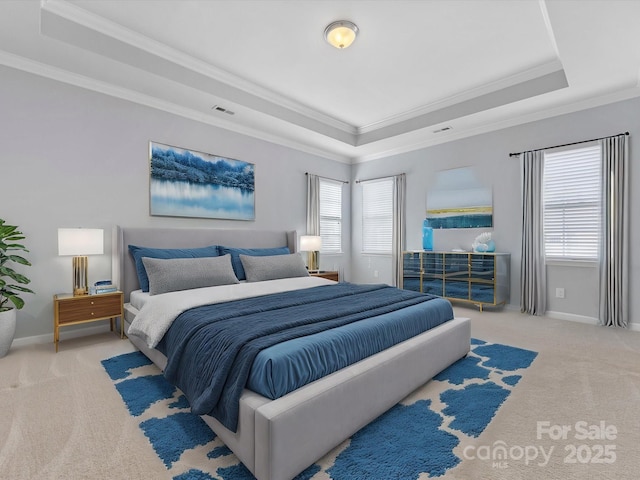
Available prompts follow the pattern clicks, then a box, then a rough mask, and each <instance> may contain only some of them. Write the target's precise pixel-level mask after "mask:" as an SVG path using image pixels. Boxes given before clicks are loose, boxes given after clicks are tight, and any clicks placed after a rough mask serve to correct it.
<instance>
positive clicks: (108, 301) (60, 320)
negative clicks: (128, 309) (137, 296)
mask: <svg viewBox="0 0 640 480" xmlns="http://www.w3.org/2000/svg"><path fill="white" fill-rule="evenodd" d="M123 303H124V294H123V293H122V292H113V293H101V294H98V295H80V296H73V295H71V294H67V293H61V294H57V295H54V296H53V343H54V344H55V346H56V352H57V351H58V342H59V341H60V327H66V326H69V325H78V324H80V323H89V322H97V321H98V320H107V319H109V320H110V323H111V331H112V332H113V329H114V322H115V318H116V317H120V325H121V326H122V318H123V314H124V305H123ZM123 334H124V332H123V330H122V328H120V338H123Z"/></svg>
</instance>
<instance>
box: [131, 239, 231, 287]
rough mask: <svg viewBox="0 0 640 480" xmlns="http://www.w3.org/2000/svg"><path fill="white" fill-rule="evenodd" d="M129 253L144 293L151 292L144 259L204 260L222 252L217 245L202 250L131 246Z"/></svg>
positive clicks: (217, 255)
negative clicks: (203, 258)
mask: <svg viewBox="0 0 640 480" xmlns="http://www.w3.org/2000/svg"><path fill="white" fill-rule="evenodd" d="M129 252H130V253H131V255H132V256H133V260H134V261H135V264H136V271H137V272H138V282H139V283H140V288H141V289H142V291H143V292H148V291H149V277H148V276H147V271H146V270H145V268H144V263H142V258H143V257H148V258H164V259H169V258H202V257H219V256H220V252H219V250H218V247H217V246H216V245H212V246H210V247H201V248H151V247H138V246H136V245H129Z"/></svg>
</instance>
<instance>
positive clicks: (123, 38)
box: [41, 0, 357, 135]
mask: <svg viewBox="0 0 640 480" xmlns="http://www.w3.org/2000/svg"><path fill="white" fill-rule="evenodd" d="M41 9H42V10H43V11H46V12H48V13H50V14H53V15H56V16H58V17H61V18H63V19H65V20H67V21H70V22H73V23H75V24H78V25H80V26H82V27H85V28H87V29H89V30H92V31H95V32H98V33H101V34H103V35H106V36H108V37H111V38H113V39H116V40H118V41H120V42H123V43H125V44H127V45H129V46H131V47H133V48H136V49H140V50H143V51H145V52H147V53H149V54H151V55H154V56H157V57H159V58H161V59H163V60H166V61H168V62H171V63H173V64H176V65H179V66H181V67H183V68H186V69H189V70H191V71H193V72H196V73H199V74H201V75H204V76H206V77H209V78H211V79H214V80H216V81H219V82H222V83H225V84H227V85H230V86H233V87H234V88H237V89H239V90H242V91H243V92H245V93H248V94H250V95H254V96H256V97H258V98H260V99H262V100H264V101H267V102H269V103H273V104H276V105H278V106H280V107H285V108H287V109H289V110H291V111H293V112H295V113H297V114H299V115H303V116H305V117H308V118H310V119H312V120H315V121H317V122H320V123H323V124H325V125H327V126H330V127H333V128H336V129H338V130H341V131H343V132H345V133H348V134H350V135H356V134H357V128H356V127H355V126H353V125H350V124H348V123H346V122H343V121H341V120H338V119H336V118H334V117H332V116H330V115H326V114H324V113H321V112H319V111H317V110H315V109H313V108H311V107H308V106H306V105H303V104H301V103H299V102H295V101H293V100H291V99H290V98H288V97H285V96H283V95H280V94H278V93H276V92H274V91H272V90H269V89H267V88H264V87H261V86H259V85H256V84H255V83H253V82H251V81H249V80H246V79H245V78H242V77H239V76H237V75H234V74H232V73H230V72H227V71H226V70H223V69H221V68H218V67H216V66H214V65H211V64H209V63H207V62H204V61H202V60H199V59H197V58H195V57H193V56H191V55H188V54H186V53H184V52H182V51H180V50H177V49H175V48H172V47H169V46H168V45H165V44H163V43H161V42H157V41H155V40H153V39H151V38H149V37H147V36H145V35H142V34H139V33H137V32H134V31H133V30H130V29H128V28H126V27H123V26H122V25H119V24H117V23H115V22H112V21H111V20H108V19H106V18H104V17H101V16H99V15H96V14H94V13H91V12H88V11H87V10H84V9H83V8H80V7H78V6H75V5H72V4H71V3H69V2H68V1H67V0H42V3H41ZM83 48H86V47H83ZM247 107H249V108H251V106H250V105H247Z"/></svg>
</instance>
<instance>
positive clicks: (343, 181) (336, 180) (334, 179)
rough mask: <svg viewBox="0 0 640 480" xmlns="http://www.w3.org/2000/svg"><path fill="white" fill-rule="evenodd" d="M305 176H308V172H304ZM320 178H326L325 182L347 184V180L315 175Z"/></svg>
mask: <svg viewBox="0 0 640 480" xmlns="http://www.w3.org/2000/svg"><path fill="white" fill-rule="evenodd" d="M304 174H305V175H309V172H304ZM317 176H318V177H320V178H326V179H327V180H333V181H334V182H341V183H347V184H348V183H349V180H338V179H337V178H331V177H323V176H322V175H317Z"/></svg>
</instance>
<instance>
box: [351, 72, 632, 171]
mask: <svg viewBox="0 0 640 480" xmlns="http://www.w3.org/2000/svg"><path fill="white" fill-rule="evenodd" d="M637 97H640V85H639V86H634V87H628V88H623V89H621V90H618V91H615V92H610V93H606V94H603V95H600V96H598V97H590V98H587V99H582V100H577V101H575V102H571V103H568V104H565V105H561V106H559V107H553V108H548V109H545V110H541V111H537V112H533V113H529V114H525V115H520V116H517V117H512V118H509V119H507V120H499V121H496V122H491V123H487V124H485V125H482V126H480V127H475V128H469V129H465V130H463V131H455V130H452V131H450V133H446V134H444V135H438V136H437V138H429V139H426V140H421V141H417V142H411V143H406V144H404V145H402V146H399V147H392V148H389V149H386V150H380V151H377V152H376V153H373V154H370V155H361V156H357V157H355V158H354V159H353V160H352V163H354V164H356V163H365V162H369V161H372V160H379V159H382V158H387V157H391V156H394V155H399V154H402V153H407V152H413V151H416V150H420V149H422V148H427V147H432V146H434V145H440V144H442V143H449V142H453V141H455V140H461V139H463V138H468V137H473V136H476V135H480V134H484V133H491V132H495V131H498V130H504V129H506V128H510V127H515V126H518V125H523V124H525V123H531V122H536V121H539V120H544V119H547V118H553V117H558V116H560V115H566V114H570V113H574V112H579V111H582V110H588V109H590V108H596V107H601V106H604V105H609V104H612V103H616V102H621V101H624V100H630V99H632V98H637Z"/></svg>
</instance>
